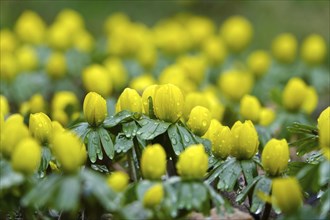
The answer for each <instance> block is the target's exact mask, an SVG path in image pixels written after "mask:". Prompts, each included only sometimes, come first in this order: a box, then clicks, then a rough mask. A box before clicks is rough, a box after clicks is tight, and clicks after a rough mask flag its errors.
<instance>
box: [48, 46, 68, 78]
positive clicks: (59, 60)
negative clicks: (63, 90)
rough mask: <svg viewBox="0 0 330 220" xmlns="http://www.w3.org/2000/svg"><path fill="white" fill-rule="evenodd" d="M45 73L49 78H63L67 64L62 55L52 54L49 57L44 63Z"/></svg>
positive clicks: (58, 53)
mask: <svg viewBox="0 0 330 220" xmlns="http://www.w3.org/2000/svg"><path fill="white" fill-rule="evenodd" d="M46 71H47V73H48V75H49V76H50V77H51V78H54V79H59V78H62V77H63V76H65V74H66V72H67V64H66V60H65V56H64V54H63V53H60V52H54V53H52V54H51V55H50V57H49V58H48V60H47V63H46Z"/></svg>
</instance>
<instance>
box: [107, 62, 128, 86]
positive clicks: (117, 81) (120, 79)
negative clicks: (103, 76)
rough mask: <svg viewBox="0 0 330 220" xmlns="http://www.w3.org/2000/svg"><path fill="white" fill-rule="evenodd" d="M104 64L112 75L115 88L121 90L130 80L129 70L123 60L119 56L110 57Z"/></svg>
mask: <svg viewBox="0 0 330 220" xmlns="http://www.w3.org/2000/svg"><path fill="white" fill-rule="evenodd" d="M103 64H104V66H105V68H106V69H107V70H108V72H109V75H110V76H111V80H112V81H113V87H114V89H115V90H116V91H121V90H122V89H123V88H124V87H125V85H126V83H127V81H128V75H127V71H126V69H125V66H124V65H123V63H122V61H121V60H120V59H119V58H117V57H109V58H107V59H106V60H105V61H104V62H103Z"/></svg>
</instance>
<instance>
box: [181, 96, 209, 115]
mask: <svg viewBox="0 0 330 220" xmlns="http://www.w3.org/2000/svg"><path fill="white" fill-rule="evenodd" d="M198 105H199V106H203V107H205V108H208V107H209V99H207V98H206V97H205V95H204V94H203V93H200V92H190V93H188V94H187V95H186V97H185V101H184V108H183V117H184V119H185V120H188V118H189V115H190V112H191V110H192V109H193V108H194V107H196V106H198Z"/></svg>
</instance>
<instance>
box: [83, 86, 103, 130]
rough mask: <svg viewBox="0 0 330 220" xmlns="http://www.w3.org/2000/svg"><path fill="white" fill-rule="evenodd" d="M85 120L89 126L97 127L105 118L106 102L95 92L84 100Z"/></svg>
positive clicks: (90, 93)
mask: <svg viewBox="0 0 330 220" xmlns="http://www.w3.org/2000/svg"><path fill="white" fill-rule="evenodd" d="M83 111H84V116H85V119H86V120H87V122H88V124H90V125H91V126H95V127H96V126H99V125H100V124H102V122H103V121H104V119H105V117H106V116H107V102H106V101H105V99H104V98H103V97H102V96H100V95H99V94H97V93H96V92H89V93H88V94H87V95H86V96H85V99H84V104H83Z"/></svg>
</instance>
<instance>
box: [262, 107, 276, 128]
mask: <svg viewBox="0 0 330 220" xmlns="http://www.w3.org/2000/svg"><path fill="white" fill-rule="evenodd" d="M275 117H276V115H275V112H274V111H273V110H272V109H269V108H262V109H261V111H260V119H259V124H260V125H262V126H268V125H270V124H271V123H273V121H274V119H275Z"/></svg>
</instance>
